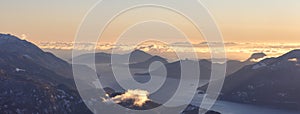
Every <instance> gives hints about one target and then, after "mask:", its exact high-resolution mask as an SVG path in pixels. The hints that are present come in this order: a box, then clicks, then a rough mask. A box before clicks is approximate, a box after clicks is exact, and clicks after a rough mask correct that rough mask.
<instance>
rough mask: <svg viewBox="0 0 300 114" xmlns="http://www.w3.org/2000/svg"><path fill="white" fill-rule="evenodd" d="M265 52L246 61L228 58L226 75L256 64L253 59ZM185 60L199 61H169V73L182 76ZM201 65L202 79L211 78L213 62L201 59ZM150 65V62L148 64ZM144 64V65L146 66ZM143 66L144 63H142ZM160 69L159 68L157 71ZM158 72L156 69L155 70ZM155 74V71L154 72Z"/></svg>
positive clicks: (172, 75) (260, 56)
mask: <svg viewBox="0 0 300 114" xmlns="http://www.w3.org/2000/svg"><path fill="white" fill-rule="evenodd" d="M264 55H265V54H263V53H257V54H253V55H252V56H251V57H250V58H249V59H247V60H246V61H243V62H241V61H236V60H228V61H227V63H226V66H227V68H226V75H230V74H232V73H234V72H236V71H238V70H240V69H241V68H242V67H244V66H246V65H251V64H255V62H253V61H251V60H252V59H254V58H255V59H260V58H262V57H264ZM185 61H190V62H192V63H193V62H197V61H192V60H180V61H176V62H173V63H167V64H165V67H166V69H167V71H168V72H167V75H168V77H170V78H180V75H181V62H185ZM198 62H199V65H200V79H210V76H211V67H212V62H211V61H209V60H205V59H203V60H199V61H198ZM146 65H148V64H146ZM146 65H144V66H146ZM215 65H223V64H221V63H215ZM140 66H142V65H140ZM158 70H160V68H159V69H157V71H158ZM153 72H156V71H153ZM154 74H155V73H154ZM136 75H149V73H137V74H136ZM155 75H160V74H155Z"/></svg>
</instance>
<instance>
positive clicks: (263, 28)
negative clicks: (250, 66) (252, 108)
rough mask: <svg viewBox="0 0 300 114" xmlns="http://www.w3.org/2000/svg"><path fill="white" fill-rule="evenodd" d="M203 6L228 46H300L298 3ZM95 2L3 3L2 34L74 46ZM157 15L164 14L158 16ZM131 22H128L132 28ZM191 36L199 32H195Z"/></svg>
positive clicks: (236, 0)
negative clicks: (235, 43)
mask: <svg viewBox="0 0 300 114" xmlns="http://www.w3.org/2000/svg"><path fill="white" fill-rule="evenodd" d="M200 1H201V2H203V4H204V5H206V6H207V8H208V9H209V10H210V11H211V13H212V15H213V16H214V18H215V19H216V23H217V24H218V26H219V27H220V29H221V31H222V33H223V36H224V41H226V42H277V43H285V42H293V43H295V42H299V41H300V13H299V11H300V7H299V6H300V1H299V0H200ZM96 2H97V0H51V1H50V0H18V1H17V0H2V1H1V4H0V7H1V10H0V13H1V19H0V25H1V26H0V32H3V33H12V34H16V35H18V36H22V37H24V38H26V39H28V40H30V41H33V42H43V41H65V42H71V41H73V40H74V38H75V35H76V31H77V29H78V27H79V25H80V22H81V20H82V19H83V18H84V15H85V14H86V12H87V11H88V9H89V8H91V6H92V5H93V4H95V3H96ZM122 2H125V1H121V0H120V1H119V2H116V4H119V5H120V4H122ZM185 5H188V4H185ZM148 13H151V11H150V12H148ZM152 13H153V14H155V13H164V12H158V11H155V10H153V11H152ZM195 15H197V12H195ZM129 16H130V15H129ZM170 16H174V20H173V21H174V23H176V22H177V23H179V24H180V23H181V24H182V23H185V22H184V21H181V20H180V19H179V18H176V15H175V14H174V15H170ZM132 19H134V18H132ZM132 19H131V18H129V19H128V20H127V21H126V20H125V21H126V22H130V20H132ZM99 21H101V20H99ZM123 21H124V20H123ZM120 22H122V21H119V23H118V22H116V24H115V25H118V26H119V25H122V24H120ZM185 24H186V25H188V23H185ZM141 27H142V28H145V29H143V31H151V33H155V35H156V36H155V35H153V36H151V34H150V33H145V34H140V35H137V36H135V37H148V38H149V37H164V38H170V40H172V41H174V38H176V37H181V36H180V34H178V33H176V30H175V29H173V28H172V27H171V26H168V25H166V24H162V23H157V22H153V23H144V24H141V25H140V26H136V27H135V28H132V30H131V31H129V32H128V33H127V35H130V34H131V33H132V34H133V33H136V32H138V31H141V29H140V28H141ZM112 28H113V27H112ZM115 28H117V27H115ZM114 30H115V29H114ZM116 32H118V31H117V30H116ZM119 32H120V31H119ZM130 32H131V33H130ZM187 32H191V33H193V32H194V31H193V30H192V29H190V30H187ZM114 33H115V32H110V33H108V35H107V37H111V36H113V35H114ZM162 34H166V35H162ZM143 35H144V36H143ZM189 37H191V40H192V41H193V42H201V40H199V39H196V37H198V36H197V35H196V34H195V35H194V36H189ZM107 41H109V40H107ZM175 41H176V40H175Z"/></svg>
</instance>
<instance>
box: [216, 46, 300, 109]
mask: <svg viewBox="0 0 300 114" xmlns="http://www.w3.org/2000/svg"><path fill="white" fill-rule="evenodd" d="M299 58H300V50H293V51H291V52H289V53H287V54H284V55H282V56H280V57H277V58H268V59H264V60H262V61H260V62H258V63H256V64H253V65H248V66H245V67H243V68H242V69H241V70H239V71H237V72H236V73H234V74H232V75H230V76H228V77H227V78H226V79H225V83H224V86H223V89H222V96H221V98H222V99H225V100H229V101H235V102H241V103H249V104H259V105H266V106H274V107H280V108H293V109H300V97H299V96H300V92H299V91H300V83H299V82H300V75H299V74H300V62H299Z"/></svg>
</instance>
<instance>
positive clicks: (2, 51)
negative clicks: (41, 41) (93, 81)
mask: <svg viewBox="0 0 300 114" xmlns="http://www.w3.org/2000/svg"><path fill="white" fill-rule="evenodd" d="M0 99H1V100H0V112H1V113H4V114H10V113H19V114H24V113H26V114H28V113H44V114H49V113H52V114H67V113H77V114H80V113H90V111H89V110H88V109H87V108H86V107H85V105H84V103H83V102H82V100H81V98H80V96H79V94H78V93H77V91H75V84H74V80H73V76H72V68H71V65H70V64H68V63H67V62H65V61H63V60H61V59H59V58H57V57H56V56H54V55H53V54H51V53H47V52H44V51H43V50H41V49H39V48H38V47H37V46H35V45H34V44H32V43H30V42H27V41H25V40H20V39H19V38H17V37H15V36H12V35H9V34H0Z"/></svg>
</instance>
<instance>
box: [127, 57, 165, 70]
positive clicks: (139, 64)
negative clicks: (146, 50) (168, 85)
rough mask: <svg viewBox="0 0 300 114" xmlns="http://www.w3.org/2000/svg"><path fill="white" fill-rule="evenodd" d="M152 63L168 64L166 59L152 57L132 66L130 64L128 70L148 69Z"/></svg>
mask: <svg viewBox="0 0 300 114" xmlns="http://www.w3.org/2000/svg"><path fill="white" fill-rule="evenodd" d="M153 62H161V63H162V64H167V63H168V61H167V59H165V58H162V57H160V56H153V57H151V58H150V59H148V60H146V61H144V62H139V63H133V64H130V65H129V66H130V68H149V66H150V65H151V64H152V63H153Z"/></svg>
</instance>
